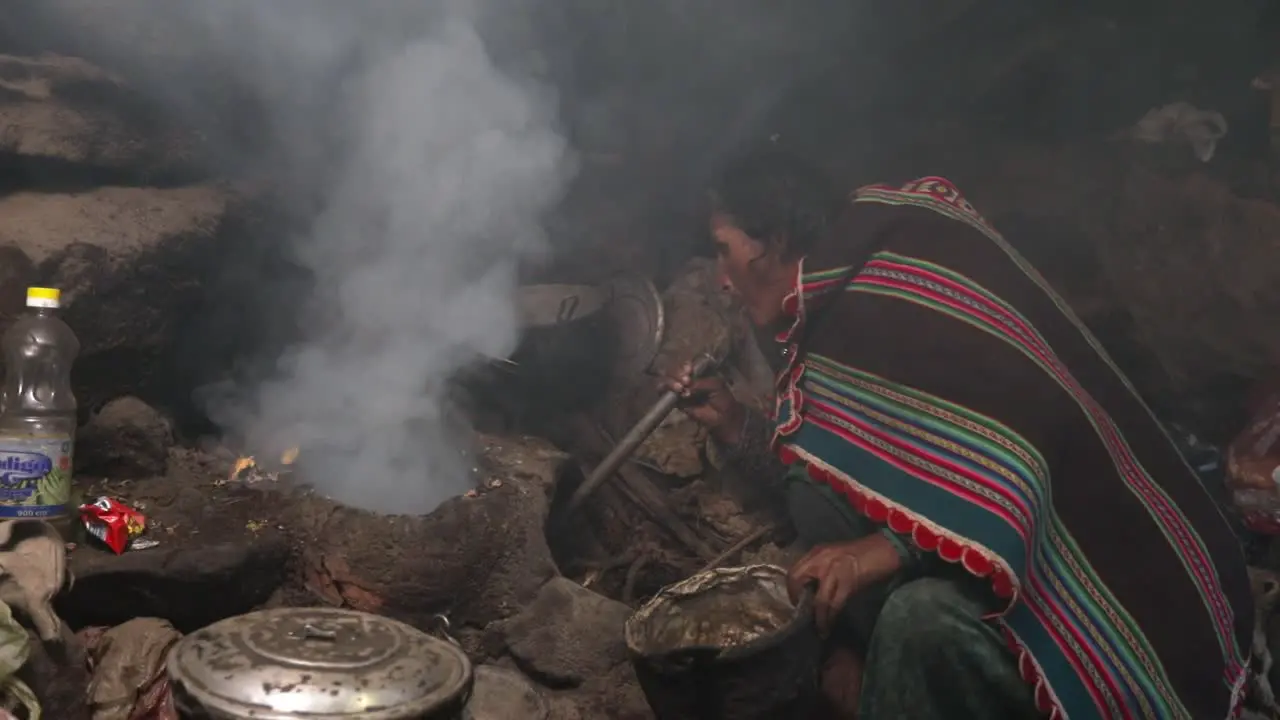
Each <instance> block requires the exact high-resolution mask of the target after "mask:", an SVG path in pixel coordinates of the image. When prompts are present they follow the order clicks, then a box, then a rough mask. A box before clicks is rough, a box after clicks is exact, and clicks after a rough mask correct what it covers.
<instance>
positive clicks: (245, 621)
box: [167, 608, 473, 720]
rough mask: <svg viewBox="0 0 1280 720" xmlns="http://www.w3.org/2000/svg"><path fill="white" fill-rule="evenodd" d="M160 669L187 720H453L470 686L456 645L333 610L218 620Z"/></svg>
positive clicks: (388, 622)
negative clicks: (165, 671) (169, 683)
mask: <svg viewBox="0 0 1280 720" xmlns="http://www.w3.org/2000/svg"><path fill="white" fill-rule="evenodd" d="M167 670H168V673H169V677H170V680H171V682H172V685H173V689H174V699H175V700H176V701H177V704H178V707H179V711H180V713H181V714H182V716H183V717H184V718H191V719H193V720H302V719H303V718H306V719H307V720H345V719H346V718H352V719H354V718H359V719H360V720H428V719H429V720H437V719H440V720H457V718H459V717H460V714H461V712H462V710H463V707H464V705H465V704H466V702H467V701H468V699H469V698H470V695H471V689H472V682H473V678H472V671H471V663H470V662H469V661H468V660H467V656H466V655H465V654H464V653H463V652H462V650H460V649H459V648H457V647H455V646H454V645H452V644H450V643H448V642H445V641H443V640H437V639H436V638H433V637H431V636H430V635H427V634H426V633H423V632H419V631H418V630H415V629H414V628H412V627H409V626H408V625H405V624H404V623H401V622H397V621H395V620H391V619H390V618H385V617H380V616H377V615H370V614H368V613H362V612H356V611H354V610H341V609H333V608H278V609H274V610H262V611H259V612H253V613H249V614H247V615H240V616H237V617H233V618H228V619H226V620H222V621H221V622H217V623H214V624H213V625H210V626H209V627H206V628H204V629H203V630H199V631H197V632H196V633H194V634H192V635H188V636H187V637H185V638H183V639H182V640H181V641H179V642H178V644H177V645H175V646H174V648H173V650H172V651H171V653H170V655H169V660H168V663H167Z"/></svg>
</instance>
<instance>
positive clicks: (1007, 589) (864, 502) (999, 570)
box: [777, 413, 1066, 720]
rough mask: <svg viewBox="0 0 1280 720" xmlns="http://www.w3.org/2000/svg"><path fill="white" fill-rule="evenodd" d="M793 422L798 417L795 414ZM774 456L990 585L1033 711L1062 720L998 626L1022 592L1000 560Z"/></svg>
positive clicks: (828, 475) (1039, 677) (797, 455)
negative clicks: (1033, 704) (1032, 695)
mask: <svg viewBox="0 0 1280 720" xmlns="http://www.w3.org/2000/svg"><path fill="white" fill-rule="evenodd" d="M796 416H797V417H799V413H797V414H796ZM777 453H778V458H779V459H780V460H782V462H783V463H785V464H787V465H791V464H793V463H795V462H797V461H799V462H803V463H805V468H806V470H807V471H808V473H809V476H810V477H811V478H813V479H814V480H815V481H817V482H821V483H823V484H825V485H827V486H828V487H830V488H832V489H833V490H835V491H836V492H838V493H840V495H841V496H842V497H844V499H845V500H847V501H848V502H849V504H850V505H851V506H853V508H854V509H855V510H857V511H858V512H859V513H861V514H862V515H864V516H866V517H867V518H868V519H869V520H871V521H872V522H875V523H881V524H884V525H887V526H888V527H889V528H890V529H891V530H893V531H894V532H896V533H899V534H902V535H907V536H908V537H910V538H911V541H912V542H913V543H915V545H916V547H919V548H920V549H921V550H923V551H925V552H935V553H937V554H938V556H939V557H941V558H942V559H943V560H945V561H947V562H949V563H955V564H958V565H960V566H962V567H963V568H964V569H965V570H967V571H968V572H969V573H971V574H973V575H974V576H976V577H979V578H986V579H987V580H989V581H990V582H991V590H992V592H994V593H995V595H996V597H998V598H1000V599H1001V600H1004V601H1005V606H1004V608H1003V609H1001V610H1000V611H999V612H996V613H994V614H992V615H991V616H988V618H987V619H989V620H990V619H994V620H997V621H999V624H1000V630H1001V633H1002V634H1003V635H1004V638H1005V642H1007V643H1008V644H1009V647H1010V648H1011V649H1012V650H1013V651H1014V653H1015V655H1016V657H1017V662H1018V672H1019V673H1020V674H1021V675H1022V679H1023V680H1024V681H1025V682H1026V683H1027V684H1028V685H1030V686H1031V688H1032V689H1033V691H1034V693H1035V699H1036V708H1037V709H1038V710H1040V712H1042V713H1045V715H1046V716H1047V717H1048V718H1049V719H1050V720H1062V719H1063V718H1065V717H1066V715H1065V713H1064V712H1063V710H1062V705H1061V704H1060V703H1059V702H1058V699H1057V697H1056V696H1055V695H1054V694H1053V690H1052V688H1050V687H1049V682H1048V680H1047V679H1046V678H1045V677H1044V672H1043V671H1042V670H1041V668H1040V666H1039V665H1038V664H1037V663H1036V661H1035V658H1033V657H1032V656H1031V652H1030V651H1029V650H1027V648H1026V646H1024V645H1023V644H1022V642H1021V641H1020V640H1019V639H1018V638H1017V636H1016V635H1014V634H1013V632H1012V631H1011V630H1009V628H1008V627H1007V626H1005V624H1004V622H1003V620H1002V618H1003V616H1004V615H1005V613H1007V612H1008V611H1009V608H1011V607H1012V606H1013V604H1014V603H1015V602H1017V601H1018V596H1019V595H1020V591H1021V588H1020V586H1019V583H1018V580H1017V578H1015V577H1014V575H1013V571H1012V570H1011V569H1010V568H1009V566H1008V565H1007V564H1006V563H1005V562H1004V561H1003V560H1002V559H1000V558H999V557H997V556H995V555H994V554H992V553H990V552H989V551H987V550H985V549H984V548H982V547H981V546H979V545H977V544H974V543H971V542H967V541H966V540H965V539H964V538H961V537H958V536H955V535H953V534H951V533H948V532H946V531H945V530H942V529H941V528H939V527H936V526H934V525H932V524H931V523H929V521H928V520H927V519H926V518H924V517H921V516H919V515H916V514H915V513H912V512H910V511H909V510H907V509H906V508H903V507H901V506H898V505H896V504H893V503H891V502H890V501H888V500H886V499H885V498H882V497H880V496H878V495H876V494H875V493H873V492H871V491H870V490H867V489H866V488H864V487H862V486H861V485H858V484H857V483H855V482H854V481H853V480H851V479H850V478H848V477H846V476H845V475H844V474H843V473H840V472H839V471H838V470H835V469H834V468H830V467H827V466H825V465H824V464H823V463H821V462H820V461H818V460H817V458H814V457H811V456H809V454H808V453H805V452H804V451H801V450H797V449H796V448H794V447H792V446H791V445H779V446H778V448H777Z"/></svg>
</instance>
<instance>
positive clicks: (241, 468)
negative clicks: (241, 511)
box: [220, 445, 298, 484]
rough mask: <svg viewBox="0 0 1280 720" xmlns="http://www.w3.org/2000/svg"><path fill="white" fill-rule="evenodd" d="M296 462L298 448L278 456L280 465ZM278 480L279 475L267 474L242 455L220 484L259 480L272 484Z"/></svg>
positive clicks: (248, 457) (248, 456)
mask: <svg viewBox="0 0 1280 720" xmlns="http://www.w3.org/2000/svg"><path fill="white" fill-rule="evenodd" d="M297 461H298V447H297V446H296V445H295V446H294V447H291V448H289V449H288V450H285V451H284V452H283V453H281V454H280V464H281V465H292V464H294V463H295V462H297ZM279 478H280V474H279V473H273V472H268V471H266V470H263V469H262V467H261V466H260V465H258V461H257V460H256V459H254V457H253V456H252V455H242V456H241V457H238V458H236V461H235V464H233V465H232V466H231V473H230V474H229V475H228V476H227V479H226V480H224V481H222V483H220V484H225V483H229V482H236V481H237V480H238V481H241V482H245V483H250V484H252V483H256V482H259V481H261V480H271V481H272V482H274V481H276V480H278V479H279Z"/></svg>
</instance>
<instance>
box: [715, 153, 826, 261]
mask: <svg viewBox="0 0 1280 720" xmlns="http://www.w3.org/2000/svg"><path fill="white" fill-rule="evenodd" d="M843 204H844V196H843V194H842V193H839V192H836V191H835V186H834V184H833V183H832V182H831V181H830V180H829V179H828V178H827V176H826V175H825V174H824V173H823V172H822V171H821V170H819V169H818V168H816V167H814V166H812V165H809V164H808V163H806V162H805V161H803V160H801V159H800V158H798V157H796V156H795V155H792V154H790V153H788V152H786V151H784V150H781V149H778V148H775V147H765V148H754V149H751V150H748V151H745V152H743V153H740V154H738V155H736V156H734V157H733V158H732V159H731V160H729V162H727V163H726V164H725V165H724V167H723V169H722V170H721V171H720V173H719V175H718V176H717V177H716V179H715V181H714V182H713V183H712V185H711V209H712V211H713V212H717V213H723V214H724V215H727V216H729V217H730V218H732V219H733V222H734V224H735V225H737V226H738V228H739V229H741V230H742V231H743V232H744V233H746V234H747V235H749V236H750V237H751V238H752V239H754V240H758V241H760V242H762V243H765V244H766V245H767V244H769V243H770V242H777V243H781V244H782V253H783V255H784V257H786V258H788V259H790V258H794V257H796V256H799V255H804V254H806V253H808V252H809V250H810V249H811V248H812V247H813V245H814V243H816V242H817V241H818V240H819V239H820V238H822V236H823V235H825V234H826V233H827V229H828V227H829V226H830V225H831V223H832V221H833V220H834V219H835V217H836V215H837V214H839V212H840V210H841V207H842V206H843Z"/></svg>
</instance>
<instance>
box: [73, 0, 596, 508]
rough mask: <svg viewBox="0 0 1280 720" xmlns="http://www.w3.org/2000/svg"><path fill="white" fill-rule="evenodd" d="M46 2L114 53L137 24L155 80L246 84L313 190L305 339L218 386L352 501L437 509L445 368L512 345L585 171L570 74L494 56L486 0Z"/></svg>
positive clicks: (304, 238) (149, 77) (274, 142)
mask: <svg viewBox="0 0 1280 720" xmlns="http://www.w3.org/2000/svg"><path fill="white" fill-rule="evenodd" d="M50 1H51V2H52V3H53V4H54V6H56V7H57V8H58V11H59V15H60V23H61V24H62V25H63V27H66V28H73V27H74V26H77V25H78V26H80V28H79V32H80V33H81V34H82V35H87V34H94V33H97V37H98V39H99V40H101V41H102V42H103V43H104V44H105V45H107V46H108V48H107V51H108V52H109V53H110V54H114V55H116V56H121V57H126V56H128V54H129V51H130V50H131V48H130V47H128V46H129V45H130V44H131V43H132V42H133V41H134V40H133V39H130V33H132V34H133V35H134V36H135V37H134V39H136V41H137V42H138V43H141V44H145V45H146V46H147V47H148V48H149V49H150V50H152V51H154V52H156V53H157V55H156V56H155V57H138V56H136V55H135V56H133V57H132V58H127V59H131V60H132V65H133V66H134V68H135V70H137V71H138V73H136V74H135V78H137V77H145V78H146V79H145V82H147V83H149V84H151V85H152V86H153V87H152V89H153V90H155V89H157V88H158V89H159V90H160V91H161V92H167V93H168V94H169V95H170V96H176V93H175V92H174V91H175V90H178V89H179V88H175V87H164V85H165V83H166V82H167V80H166V78H165V76H164V71H165V66H166V63H165V58H164V56H165V55H168V56H169V57H171V58H174V59H176V60H178V61H184V60H185V61H186V63H187V64H188V65H190V64H192V63H191V62H190V60H191V58H192V57H195V58H197V62H198V64H200V65H202V66H204V67H205V68H206V70H207V72H208V74H210V75H214V76H217V75H219V74H225V75H226V76H227V77H228V78H229V79H230V81H232V82H233V83H236V84H238V85H240V86H241V87H244V88H247V89H248V90H249V91H250V92H249V94H250V95H251V96H252V97H253V98H254V100H255V101H256V102H257V103H259V104H260V105H261V109H263V110H264V112H261V113H259V114H257V115H253V114H249V113H247V114H246V115H247V117H254V118H263V117H265V118H266V119H267V120H269V121H270V122H271V123H272V125H273V127H272V128H270V130H269V132H270V134H271V143H270V145H271V148H272V151H271V156H270V158H269V159H270V161H271V164H272V165H273V167H277V166H278V168H285V169H283V170H281V171H280V172H276V173H272V175H273V176H274V177H273V179H274V180H276V181H277V182H279V181H280V180H281V179H282V178H283V179H284V180H285V181H286V182H287V183H288V184H291V185H293V186H294V187H293V188H291V189H292V190H294V192H292V193H286V194H292V195H294V196H295V197H298V196H300V197H302V198H304V199H305V201H306V202H307V203H314V205H315V206H316V207H317V210H316V212H315V215H314V220H313V222H312V224H311V227H310V228H309V230H308V231H306V232H303V233H301V234H300V235H299V236H298V237H296V238H291V239H289V241H290V242H292V243H293V244H294V246H295V247H294V251H295V252H294V254H295V255H296V257H297V258H298V259H299V260H300V262H301V263H302V264H304V265H305V266H306V267H307V268H308V269H309V270H310V271H312V272H313V273H314V275H315V279H316V293H315V297H314V298H310V299H309V304H310V308H309V312H307V314H306V315H307V325H306V327H304V328H303V333H304V335H305V341H304V342H303V343H302V344H300V345H298V346H296V347H294V348H292V349H290V350H289V351H288V352H286V353H285V355H284V356H283V357H282V358H281V360H280V363H279V367H278V368H277V370H278V372H276V373H275V374H274V377H273V378H272V379H270V380H268V381H266V382H265V383H263V384H261V385H260V386H258V387H255V388H243V387H242V388H235V389H234V391H233V392H231V393H230V394H227V393H224V392H220V393H216V394H215V395H213V396H211V397H214V400H212V401H211V406H210V408H209V410H210V411H211V415H213V416H214V419H215V420H217V421H219V422H220V423H221V424H223V425H224V427H225V429H226V430H227V431H228V433H229V434H231V435H233V436H234V437H237V438H240V439H241V440H242V441H243V442H245V443H246V445H247V449H249V450H251V451H255V452H256V453H258V454H259V456H260V457H262V458H263V459H266V458H267V457H268V456H277V457H278V456H279V454H280V452H281V451H282V450H284V449H285V448H288V447H292V446H299V447H300V449H301V460H300V463H301V468H302V475H303V477H304V479H305V480H306V481H308V482H310V483H311V484H313V485H314V486H315V487H316V488H317V490H319V491H320V492H323V493H325V494H327V495H329V496H331V497H333V498H335V499H337V500H339V501H342V502H344V503H347V504H350V505H353V506H357V507H362V508H366V509H369V510H373V511H378V512H386V513H423V512H427V511H430V510H432V509H434V508H435V507H436V506H437V505H438V504H439V503H440V502H441V501H443V500H445V499H447V498H448V497H451V496H453V495H456V494H458V493H460V492H463V491H465V490H466V489H468V488H469V487H470V482H471V481H470V476H471V473H470V462H469V460H468V459H467V458H466V456H465V455H464V450H463V448H462V447H461V446H460V445H459V444H458V443H459V442H461V441H462V439H463V438H462V436H460V434H458V433H455V432H453V429H454V428H453V425H452V424H451V423H450V421H449V418H448V411H447V402H446V398H445V394H446V380H447V379H448V378H449V377H450V376H451V375H452V374H454V373H455V372H456V371H457V370H458V369H459V368H461V367H462V366H464V365H466V364H468V363H471V362H474V361H475V360H476V358H477V356H480V355H489V356H499V357H501V356H504V355H506V354H507V353H509V352H510V351H511V350H512V349H513V348H514V345H515V343H516V341H517V339H518V337H517V325H516V313H515V311H514V307H513V300H514V298H513V296H514V290H515V285H516V268H517V266H518V264H519V263H520V262H521V260H522V259H525V258H528V257H529V256H530V255H532V254H536V253H539V252H540V251H541V250H543V249H544V246H545V238H544V234H543V232H542V230H541V221H542V219H543V214H544V212H545V211H547V210H548V209H550V208H551V207H552V206H553V205H554V204H555V203H556V202H557V201H558V200H559V199H560V198H561V195H562V193H563V192H564V190H565V188H566V186H567V184H568V182H569V180H570V179H571V176H572V174H573V171H574V163H573V160H572V155H571V153H570V151H569V148H568V146H567V142H566V140H565V139H564V138H563V137H562V135H561V134H560V132H559V131H558V122H557V106H556V97H555V93H554V92H552V91H551V90H550V89H549V88H548V87H546V86H544V85H540V84H539V83H538V82H535V80H534V79H533V78H530V77H519V76H515V75H512V74H509V73H506V72H503V71H502V70H500V69H499V68H498V66H497V65H496V64H495V62H494V54H493V53H491V52H490V49H489V48H487V47H486V45H485V43H484V41H483V40H482V38H481V34H480V32H479V30H480V28H479V23H480V20H479V18H480V17H481V13H480V12H479V11H480V10H482V9H483V8H480V7H479V5H478V4H477V2H478V0H477V2H470V1H468V0H463V1H461V2H449V1H446V2H441V3H426V2H423V3H417V2H403V3H401V2H395V3H362V2H346V1H341V0H338V1H332V0H271V1H270V2H263V1H262V0H188V2H184V3H179V4H177V5H175V4H173V3H172V2H171V0H164V1H161V0H111V2H108V3H106V6H109V8H110V9H109V11H108V10H107V9H105V8H104V6H102V5H98V4H97V0H92V1H90V2H86V1H84V0H50ZM509 10H516V8H514V7H513V8H509ZM491 19H492V18H491ZM497 19H500V20H501V21H502V25H503V28H502V29H504V30H505V31H506V33H507V35H508V36H509V35H510V33H511V27H512V23H518V22H520V18H519V17H518V15H517V14H516V13H514V12H507V11H506V10H504V12H503V13H502V14H501V16H499V17H498V18H497ZM98 28H102V29H101V30H99V29H98ZM507 42H508V44H509V41H507ZM113 44H114V46H113ZM503 51H504V59H507V60H510V59H511V58H510V55H511V51H512V49H511V48H507V47H504V48H503ZM184 56H185V57H184ZM528 66H529V64H528V63H526V64H525V67H528ZM198 101H199V99H198V98H197V99H196V103H197V104H196V107H197V109H198ZM185 104H186V105H187V110H190V109H191V106H192V103H191V101H190V99H188V100H187V101H186V103H185Z"/></svg>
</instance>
